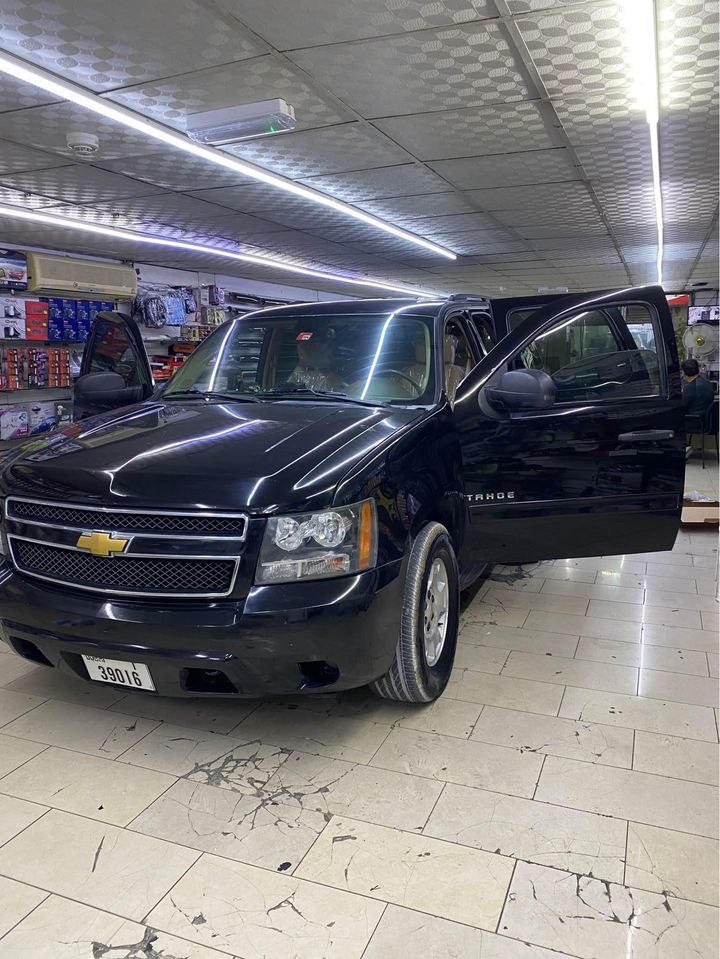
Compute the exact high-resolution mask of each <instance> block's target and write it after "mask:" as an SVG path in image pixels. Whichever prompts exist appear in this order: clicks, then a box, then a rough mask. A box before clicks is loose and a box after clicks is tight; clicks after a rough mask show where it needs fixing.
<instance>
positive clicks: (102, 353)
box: [89, 320, 144, 386]
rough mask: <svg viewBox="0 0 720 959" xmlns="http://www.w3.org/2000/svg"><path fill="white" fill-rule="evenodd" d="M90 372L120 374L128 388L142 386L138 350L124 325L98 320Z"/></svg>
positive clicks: (142, 378)
mask: <svg viewBox="0 0 720 959" xmlns="http://www.w3.org/2000/svg"><path fill="white" fill-rule="evenodd" d="M89 372H91V373H119V374H120V376H122V378H123V379H124V380H125V384H126V386H140V385H142V384H143V383H144V377H143V375H142V372H143V371H142V368H141V366H140V364H139V363H138V355H137V350H136V349H135V347H134V345H133V344H132V342H131V340H130V338H129V336H128V333H127V328H126V327H125V324H124V323H113V322H112V321H111V320H96V322H95V332H94V338H93V342H92V352H91V354H90V371H89Z"/></svg>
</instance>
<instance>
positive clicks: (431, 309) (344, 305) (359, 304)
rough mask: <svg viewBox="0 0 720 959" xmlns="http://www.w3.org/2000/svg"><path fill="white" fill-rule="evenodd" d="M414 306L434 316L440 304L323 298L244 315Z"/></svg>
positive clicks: (322, 313)
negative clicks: (313, 301) (318, 300)
mask: <svg viewBox="0 0 720 959" xmlns="http://www.w3.org/2000/svg"><path fill="white" fill-rule="evenodd" d="M404 306H405V307H407V306H414V307H416V309H414V310H413V313H417V314H418V315H420V316H435V315H436V314H437V312H438V310H439V309H440V307H441V306H442V303H441V302H439V301H432V302H425V301H423V300H418V299H417V298H415V297H410V296H407V297H377V298H375V299H363V300H323V301H322V302H318V303H293V304H290V305H289V306H271V307H267V308H266V309H264V310H253V312H252V314H250V313H246V314H245V316H260V315H262V316H263V318H267V319H272V318H273V317H276V316H277V317H278V318H280V317H283V316H337V315H338V314H343V315H346V316H348V315H353V314H364V315H366V316H367V315H368V314H377V315H380V316H382V315H384V314H386V313H391V312H392V311H393V310H399V309H401V308H402V307H404Z"/></svg>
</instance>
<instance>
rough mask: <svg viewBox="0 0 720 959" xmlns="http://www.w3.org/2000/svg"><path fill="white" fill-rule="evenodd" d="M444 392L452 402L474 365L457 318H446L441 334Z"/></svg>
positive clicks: (472, 355)
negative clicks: (443, 330)
mask: <svg viewBox="0 0 720 959" xmlns="http://www.w3.org/2000/svg"><path fill="white" fill-rule="evenodd" d="M443 363H444V368H445V392H446V393H447V395H448V399H449V400H450V402H451V403H452V401H453V400H454V399H455V393H456V392H457V388H458V386H459V385H460V383H461V382H462V381H463V380H464V379H465V377H466V376H467V374H468V373H469V372H470V370H471V369H472V368H473V367H474V366H475V356H474V353H473V350H472V347H471V346H470V341H469V340H468V338H467V334H466V333H465V330H464V329H463V328H462V326H461V325H460V323H458V322H457V320H448V321H447V323H446V324H445V332H444V334H443Z"/></svg>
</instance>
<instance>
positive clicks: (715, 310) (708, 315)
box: [688, 306, 720, 326]
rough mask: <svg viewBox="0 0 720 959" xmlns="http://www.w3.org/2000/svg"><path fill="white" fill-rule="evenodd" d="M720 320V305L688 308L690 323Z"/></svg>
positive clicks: (716, 321) (690, 324)
mask: <svg viewBox="0 0 720 959" xmlns="http://www.w3.org/2000/svg"><path fill="white" fill-rule="evenodd" d="M718 322H720V306H691V307H690V309H689V310H688V325H689V326H692V325H693V324H694V323H718Z"/></svg>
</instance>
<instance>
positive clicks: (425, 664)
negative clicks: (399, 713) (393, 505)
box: [370, 523, 460, 703]
mask: <svg viewBox="0 0 720 959" xmlns="http://www.w3.org/2000/svg"><path fill="white" fill-rule="evenodd" d="M458 582H459V576H458V565H457V559H456V558H455V551H454V549H453V546H452V543H451V541H450V536H449V534H448V531H447V530H446V529H445V527H444V526H441V525H440V523H428V524H427V525H426V526H424V527H423V528H422V530H421V531H420V533H419V534H418V536H417V537H416V539H415V541H414V543H413V545H412V549H411V550H410V559H409V562H408V570H407V575H406V578H405V591H404V594H403V608H402V615H401V619H400V635H399V638H398V643H397V647H396V648H395V659H394V660H393V663H392V665H391V667H390V669H389V670H388V671H387V673H385V675H384V676H381V677H380V679H376V680H375V682H373V683H371V684H370V688H371V689H372V691H373V692H374V693H376V694H377V695H378V696H381V697H382V698H383V699H394V700H399V701H400V702H407V703H429V702H432V701H433V700H434V699H437V698H438V696H439V695H440V694H441V693H442V691H443V690H444V689H445V687H446V686H447V684H448V680H449V679H450V673H451V671H452V667H453V662H454V660H455V648H456V646H457V634H458V618H459V606H460V598H459V588H458Z"/></svg>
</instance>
